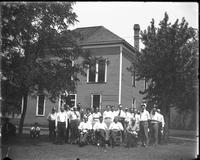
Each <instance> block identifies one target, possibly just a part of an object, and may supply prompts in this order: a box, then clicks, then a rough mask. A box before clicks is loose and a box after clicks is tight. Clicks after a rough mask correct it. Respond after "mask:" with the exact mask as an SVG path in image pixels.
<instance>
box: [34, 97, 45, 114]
mask: <svg viewBox="0 0 200 160" xmlns="http://www.w3.org/2000/svg"><path fill="white" fill-rule="evenodd" d="M38 102H39V96H37V105H36V116H44V115H45V103H46V98H45V96H44V112H43V114H42V115H41V114H38Z"/></svg>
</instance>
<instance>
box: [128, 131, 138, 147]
mask: <svg viewBox="0 0 200 160" xmlns="http://www.w3.org/2000/svg"><path fill="white" fill-rule="evenodd" d="M137 141H138V137H137V134H133V133H130V132H126V146H127V147H136V146H137Z"/></svg>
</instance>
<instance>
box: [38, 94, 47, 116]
mask: <svg viewBox="0 0 200 160" xmlns="http://www.w3.org/2000/svg"><path fill="white" fill-rule="evenodd" d="M44 113H45V96H44V95H39V96H37V107H36V116H44Z"/></svg>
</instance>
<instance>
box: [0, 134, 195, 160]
mask: <svg viewBox="0 0 200 160" xmlns="http://www.w3.org/2000/svg"><path fill="white" fill-rule="evenodd" d="M196 146H197V144H196V143H195V142H189V141H185V142H184V141H176V140H173V141H172V142H170V143H169V144H167V145H160V146H157V147H153V146H150V147H147V148H143V147H140V146H138V147H137V148H129V149H128V148H125V147H124V146H116V147H114V148H110V147H109V148H108V149H107V150H104V149H101V148H98V147H97V146H92V145H88V146H84V147H79V146H78V145H71V144H64V145H55V144H52V143H51V142H49V141H48V140H47V137H41V138H40V140H39V141H33V140H31V139H29V137H27V136H23V137H22V138H17V139H15V140H14V141H12V145H11V147H10V152H9V157H10V158H12V159H13V160H76V159H77V158H79V159H80V160H129V159H130V160H191V159H193V158H195V154H196ZM1 147H2V154H3V156H5V154H6V153H5V148H6V147H7V146H6V145H2V146H1Z"/></svg>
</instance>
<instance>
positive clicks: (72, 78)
mask: <svg viewBox="0 0 200 160" xmlns="http://www.w3.org/2000/svg"><path fill="white" fill-rule="evenodd" d="M71 61H72V67H74V64H75V63H74V60H71ZM73 80H74V77H73V76H71V81H73Z"/></svg>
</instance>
